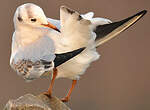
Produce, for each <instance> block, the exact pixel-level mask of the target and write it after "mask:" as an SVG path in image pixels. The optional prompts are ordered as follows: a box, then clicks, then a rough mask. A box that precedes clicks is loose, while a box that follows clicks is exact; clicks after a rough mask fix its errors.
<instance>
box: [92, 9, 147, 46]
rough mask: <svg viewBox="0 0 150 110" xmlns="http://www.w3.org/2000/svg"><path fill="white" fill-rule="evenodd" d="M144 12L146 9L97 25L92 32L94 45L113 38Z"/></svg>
mask: <svg viewBox="0 0 150 110" xmlns="http://www.w3.org/2000/svg"><path fill="white" fill-rule="evenodd" d="M146 12H147V11H146V10H143V11H141V12H139V13H137V14H135V15H133V16H131V17H128V18H126V19H124V20H121V21H118V22H113V23H110V24H104V25H98V26H97V27H96V28H95V30H94V32H95V33H96V35H97V37H96V46H97V47H98V46H99V45H101V44H103V43H105V42H107V41H109V40H110V39H112V38H114V37H115V36H117V35H118V34H119V33H121V32H122V31H124V30H126V29H127V28H129V27H130V26H131V25H133V24H134V23H136V21H138V20H139V19H140V18H142V17H143V16H144V15H145V14H146Z"/></svg>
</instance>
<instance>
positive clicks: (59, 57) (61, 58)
mask: <svg viewBox="0 0 150 110" xmlns="http://www.w3.org/2000/svg"><path fill="white" fill-rule="evenodd" d="M84 49H85V47H83V48H80V49H77V50H74V51H71V52H67V53H62V54H55V55H56V58H55V60H54V65H55V67H57V66H59V65H61V64H63V63H65V62H66V61H68V60H70V59H71V58H73V57H75V56H76V55H78V54H80V53H81V52H82V51H83V50H84Z"/></svg>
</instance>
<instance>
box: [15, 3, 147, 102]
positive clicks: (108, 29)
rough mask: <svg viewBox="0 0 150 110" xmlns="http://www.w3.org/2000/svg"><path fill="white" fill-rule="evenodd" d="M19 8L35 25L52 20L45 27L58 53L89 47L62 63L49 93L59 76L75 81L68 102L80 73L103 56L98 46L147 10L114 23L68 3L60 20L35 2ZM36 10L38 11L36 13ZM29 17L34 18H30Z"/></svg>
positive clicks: (61, 11) (49, 93) (62, 10)
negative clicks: (48, 15) (82, 12)
mask: <svg viewBox="0 0 150 110" xmlns="http://www.w3.org/2000/svg"><path fill="white" fill-rule="evenodd" d="M18 10H22V11H19V15H21V18H24V16H29V15H30V16H32V19H34V20H33V21H34V23H35V25H34V26H35V27H36V26H37V25H36V22H37V21H38V20H39V21H41V20H45V22H46V23H47V22H48V23H47V24H44V25H43V26H44V27H45V28H43V30H46V31H47V35H48V37H50V39H52V41H53V43H54V47H55V52H56V53H65V52H67V51H72V50H76V49H78V48H81V47H86V48H85V49H84V50H83V51H82V52H81V53H80V54H79V55H77V56H75V57H74V58H72V59H70V60H69V61H67V62H64V63H63V64H61V65H59V66H58V67H57V69H56V68H55V72H53V74H52V82H51V83H52V84H51V85H52V86H50V88H51V89H50V90H48V92H47V95H49V96H51V95H52V87H53V84H54V80H55V79H56V78H68V79H71V80H72V87H71V88H70V90H69V92H68V94H67V95H66V97H65V98H63V99H62V101H64V102H67V101H68V100H69V99H70V95H71V93H72V90H73V88H74V87H75V85H76V83H77V80H79V79H80V76H81V75H83V74H84V73H85V71H86V69H87V68H88V67H89V66H90V64H91V63H92V62H94V61H96V60H98V59H99V57H100V55H99V53H98V52H97V51H96V49H97V48H98V47H99V46H100V45H102V44H104V43H105V42H107V41H109V40H110V39H113V38H115V37H116V36H117V35H118V34H119V33H121V32H123V31H124V30H126V29H127V28H129V27H130V26H131V25H133V24H134V23H135V22H136V21H138V20H139V19H140V18H142V17H143V16H144V15H145V14H146V12H147V11H146V10H143V11H141V12H139V13H137V14H135V15H133V16H131V17H128V18H126V19H124V20H121V21H117V22H112V21H111V20H109V19H106V18H99V17H98V18H94V17H93V16H94V13H93V12H88V13H86V14H79V13H78V12H77V11H75V10H72V9H70V8H68V7H66V6H61V7H60V20H56V19H52V18H47V17H46V16H45V14H44V12H43V10H42V8H40V7H39V6H37V5H35V4H33V3H27V4H24V5H22V6H20V7H19V8H18ZM34 13H36V14H35V15H34V16H33V14H34ZM28 20H30V19H29V18H28V19H27V21H28ZM28 28H29V27H28Z"/></svg>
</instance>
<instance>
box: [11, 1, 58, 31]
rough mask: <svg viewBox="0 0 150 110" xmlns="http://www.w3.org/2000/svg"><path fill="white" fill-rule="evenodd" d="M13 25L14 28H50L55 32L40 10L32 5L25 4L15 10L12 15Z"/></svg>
mask: <svg viewBox="0 0 150 110" xmlns="http://www.w3.org/2000/svg"><path fill="white" fill-rule="evenodd" d="M14 24H15V27H21V26H30V27H36V28H39V27H50V28H52V29H55V30H57V28H56V27H55V26H54V25H52V24H51V23H49V22H48V21H47V17H46V16H45V14H44V12H43V10H42V8H40V7H39V6H37V5H35V4H33V3H26V4H23V5H21V6H19V7H18V8H17V10H16V12H15V15H14Z"/></svg>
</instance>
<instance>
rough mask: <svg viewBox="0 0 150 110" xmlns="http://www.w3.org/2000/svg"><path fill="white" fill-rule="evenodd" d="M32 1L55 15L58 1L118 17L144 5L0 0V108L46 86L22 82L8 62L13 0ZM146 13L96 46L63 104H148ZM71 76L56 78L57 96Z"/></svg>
mask: <svg viewBox="0 0 150 110" xmlns="http://www.w3.org/2000/svg"><path fill="white" fill-rule="evenodd" d="M26 2H33V3H36V4H38V5H39V6H41V7H42V8H43V9H44V11H45V13H46V15H47V16H48V17H53V18H57V19H59V7H60V6H61V5H67V6H69V7H71V8H73V9H75V10H78V11H80V13H85V12H88V11H94V12H95V16H100V17H106V18H109V19H111V20H112V21H117V20H121V19H123V18H126V17H128V16H131V15H133V14H135V13H137V12H138V11H141V10H143V9H147V10H149V9H150V1H149V0H1V1H0V13H1V15H0V17H1V18H0V25H1V26H0V35H1V37H0V52H1V57H0V69H1V73H0V109H2V108H3V106H4V105H5V103H6V102H7V101H8V100H9V99H12V98H14V99H16V98H18V97H19V96H21V95H24V94H26V93H33V94H39V93H40V92H43V91H45V90H47V87H48V85H49V82H50V81H49V80H48V79H39V80H36V81H33V82H31V83H25V82H24V80H23V79H22V78H20V77H19V76H17V74H16V73H15V72H14V71H13V70H12V69H11V68H10V66H9V57H10V46H11V37H12V33H13V31H14V28H13V21H12V19H13V14H14V12H15V10H16V8H17V6H19V5H21V4H23V3H26ZM149 34H150V15H149V12H148V13H147V15H146V16H144V18H142V19H141V20H140V21H139V22H137V23H136V24H135V25H133V26H132V27H130V28H129V29H128V30H126V31H125V32H123V33H121V34H120V35H119V36H118V37H117V38H115V39H113V40H111V41H109V42H107V43H106V44H104V45H102V46H101V47H99V48H98V51H99V52H100V53H101V59H100V60H98V61H96V62H94V63H93V64H92V65H91V67H90V68H89V69H88V70H87V72H86V74H85V75H84V76H82V78H81V80H80V81H79V83H78V85H77V86H76V88H75V89H74V91H73V94H72V99H71V101H70V102H69V103H68V105H69V106H70V107H71V108H72V110H150V67H149V66H150V49H149V48H150V43H149V42H150V35H149ZM70 86H71V81H70V80H66V79H59V80H57V81H56V84H55V90H54V91H55V95H57V96H59V97H62V96H64V95H65V94H66V92H67V90H68V88H69V87H70Z"/></svg>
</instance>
